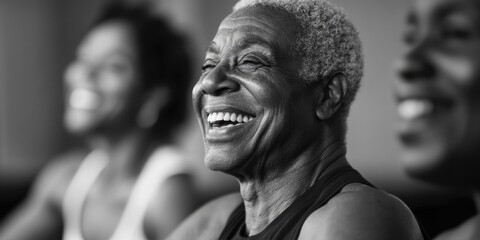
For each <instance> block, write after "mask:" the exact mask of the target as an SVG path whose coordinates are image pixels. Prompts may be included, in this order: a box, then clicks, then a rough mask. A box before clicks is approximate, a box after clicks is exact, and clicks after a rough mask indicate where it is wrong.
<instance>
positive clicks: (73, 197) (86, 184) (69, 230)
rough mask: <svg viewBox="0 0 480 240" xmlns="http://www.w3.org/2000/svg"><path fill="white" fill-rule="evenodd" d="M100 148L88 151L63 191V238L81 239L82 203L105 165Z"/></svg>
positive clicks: (70, 239)
mask: <svg viewBox="0 0 480 240" xmlns="http://www.w3.org/2000/svg"><path fill="white" fill-rule="evenodd" d="M104 154H105V153H104V152H103V151H101V150H94V151H92V152H90V153H89V154H88V155H87V156H86V157H85V159H84V160H83V161H82V163H81V164H80V166H79V167H78V170H77V172H76V173H75V174H74V175H73V178H72V180H71V182H70V184H69V186H68V188H67V191H66V192H65V196H64V198H63V202H62V212H63V218H64V225H65V227H64V231H63V239H64V240H83V237H82V234H81V230H80V226H81V216H82V210H83V205H84V203H85V199H86V198H87V195H88V192H89V190H90V188H91V187H92V185H93V184H94V182H95V180H96V179H97V177H98V175H100V173H101V172H102V170H103V169H104V168H105V166H106V165H107V163H108V161H107V157H106V156H105V155H104Z"/></svg>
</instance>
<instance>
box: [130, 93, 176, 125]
mask: <svg viewBox="0 0 480 240" xmlns="http://www.w3.org/2000/svg"><path fill="white" fill-rule="evenodd" d="M169 101H170V92H169V91H168V89H167V88H165V87H156V88H154V89H152V90H150V91H149V92H148V93H147V94H146V96H145V98H144V100H143V104H142V106H141V108H140V110H139V112H138V116H137V123H138V125H139V126H140V127H142V128H150V127H152V126H153V125H154V124H155V122H157V121H158V117H159V113H160V111H161V110H162V108H163V107H164V106H165V105H167V103H168V102H169Z"/></svg>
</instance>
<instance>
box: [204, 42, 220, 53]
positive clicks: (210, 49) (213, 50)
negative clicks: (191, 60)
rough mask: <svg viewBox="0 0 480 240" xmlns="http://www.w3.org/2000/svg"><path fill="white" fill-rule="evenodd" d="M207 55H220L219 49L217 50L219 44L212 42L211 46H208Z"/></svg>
mask: <svg viewBox="0 0 480 240" xmlns="http://www.w3.org/2000/svg"><path fill="white" fill-rule="evenodd" d="M205 52H207V53H218V52H219V51H218V48H217V43H215V42H214V41H211V42H210V44H208V46H207V49H206V50H205Z"/></svg>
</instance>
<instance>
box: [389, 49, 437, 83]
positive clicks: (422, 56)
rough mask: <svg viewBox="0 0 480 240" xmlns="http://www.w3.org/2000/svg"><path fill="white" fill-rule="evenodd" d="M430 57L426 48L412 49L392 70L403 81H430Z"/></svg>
mask: <svg viewBox="0 0 480 240" xmlns="http://www.w3.org/2000/svg"><path fill="white" fill-rule="evenodd" d="M431 58H432V55H431V54H430V53H429V52H428V46H416V47H412V48H411V49H410V50H409V51H408V52H407V53H406V54H405V55H404V56H403V57H402V58H400V59H398V60H396V61H395V63H394V69H395V71H396V72H397V74H398V75H399V77H400V78H401V79H402V80H404V81H417V80H427V79H431V77H432V76H433V74H434V70H435V69H434V66H433V62H432V59H431Z"/></svg>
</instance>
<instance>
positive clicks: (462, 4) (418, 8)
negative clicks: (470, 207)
mask: <svg viewBox="0 0 480 240" xmlns="http://www.w3.org/2000/svg"><path fill="white" fill-rule="evenodd" d="M479 7H480V2H475V1H474V0H417V1H416V2H415V4H414V7H413V10H412V11H411V13H410V15H409V16H408V19H407V31H406V34H405V42H406V44H407V46H408V48H409V49H408V51H407V53H406V54H405V56H404V57H403V58H402V59H401V60H400V61H399V62H398V63H399V64H398V73H399V75H400V79H399V81H397V82H396V95H397V97H398V106H397V107H398V108H397V110H398V115H399V119H400V121H399V128H398V136H399V138H400V141H401V143H402V146H403V150H404V152H403V162H404V165H405V167H406V170H407V172H408V173H409V174H410V175H412V176H415V177H418V178H422V179H426V180H433V181H437V182H442V183H450V184H468V183H472V184H473V183H475V182H476V183H478V182H479V180H480V174H478V171H479V170H480V148H478V144H479V143H480V27H479V26H480V8H479Z"/></svg>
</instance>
